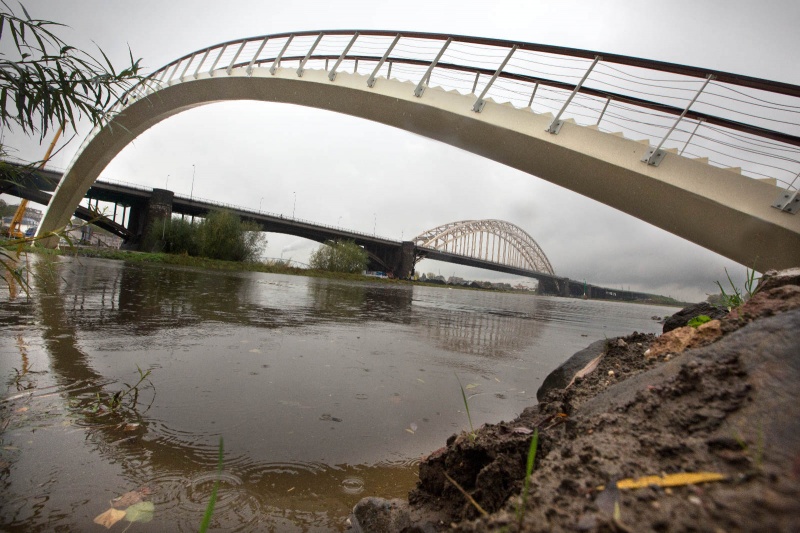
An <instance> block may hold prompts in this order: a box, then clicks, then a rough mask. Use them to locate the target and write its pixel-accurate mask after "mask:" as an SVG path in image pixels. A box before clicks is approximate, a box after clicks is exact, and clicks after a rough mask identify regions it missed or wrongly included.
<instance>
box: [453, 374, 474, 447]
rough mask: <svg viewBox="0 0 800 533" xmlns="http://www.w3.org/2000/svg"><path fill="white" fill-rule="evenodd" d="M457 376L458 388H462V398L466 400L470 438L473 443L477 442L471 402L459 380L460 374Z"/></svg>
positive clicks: (465, 406)
mask: <svg viewBox="0 0 800 533" xmlns="http://www.w3.org/2000/svg"><path fill="white" fill-rule="evenodd" d="M455 376H456V381H458V386H459V387H461V398H462V399H463V400H464V408H465V409H466V410H467V420H469V438H470V440H472V441H473V442H474V441H475V428H474V427H472V416H470V414H469V402H467V393H466V392H464V386H463V385H462V384H461V380H460V379H458V374H456V375H455Z"/></svg>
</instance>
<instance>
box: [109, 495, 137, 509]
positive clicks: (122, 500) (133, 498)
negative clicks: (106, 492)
mask: <svg viewBox="0 0 800 533" xmlns="http://www.w3.org/2000/svg"><path fill="white" fill-rule="evenodd" d="M140 501H142V495H141V494H140V493H139V492H137V491H135V490H132V491H130V492H126V493H125V494H123V495H122V496H118V497H116V498H114V499H113V500H111V507H113V508H114V509H126V508H128V507H130V506H131V505H134V504H136V503H139V502H140Z"/></svg>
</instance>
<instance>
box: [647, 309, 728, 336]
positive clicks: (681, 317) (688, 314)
mask: <svg viewBox="0 0 800 533" xmlns="http://www.w3.org/2000/svg"><path fill="white" fill-rule="evenodd" d="M727 314H728V310H727V309H723V308H721V307H717V306H716V305H711V304H710V303H708V302H700V303H699V304H694V305H690V306H688V307H684V308H683V309H681V310H680V311H678V312H677V313H675V314H674V315H672V316H671V317H669V318H667V319H666V320H665V321H664V329H662V330H661V331H662V333H667V332H669V331H672V330H673V329H678V328H682V327H684V326H687V325H688V324H689V321H690V320H691V319H693V318H696V317H698V316H700V315H706V316H707V317H710V318H711V319H712V320H713V319H715V318H723V317H725V316H726V315H727Z"/></svg>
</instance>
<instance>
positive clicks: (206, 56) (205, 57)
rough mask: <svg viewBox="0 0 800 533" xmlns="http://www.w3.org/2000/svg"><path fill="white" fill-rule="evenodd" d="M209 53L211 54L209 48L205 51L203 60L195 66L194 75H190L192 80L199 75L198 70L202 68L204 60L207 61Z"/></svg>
mask: <svg viewBox="0 0 800 533" xmlns="http://www.w3.org/2000/svg"><path fill="white" fill-rule="evenodd" d="M210 53H211V48H209V49H208V50H206V53H205V54H203V59H201V60H200V62H199V63H198V64H197V68H196V69H195V70H194V74H193V75H192V76H193V77H194V79H197V76H198V75H200V69H201V68H203V63H205V62H206V59H208V54H210Z"/></svg>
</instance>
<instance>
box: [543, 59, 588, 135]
mask: <svg viewBox="0 0 800 533" xmlns="http://www.w3.org/2000/svg"><path fill="white" fill-rule="evenodd" d="M601 59H602V58H601V57H600V56H595V58H594V61H592V64H591V66H590V67H589V70H587V71H586V74H584V75H583V78H581V81H579V82H578V85H576V86H575V89H573V90H572V94H570V95H569V98H567V101H566V102H564V105H563V106H562V107H561V111H559V112H558V115H556V117H555V118H554V119H553V122H551V123H550V126H548V127H547V130H545V131H547V133H552V134H554V135H557V134H558V132H559V131H561V126H562V125H563V124H564V122H563V121H562V120H560V119H561V114H562V113H564V111H565V110H566V109H567V106H568V105H569V104H570V102H572V99H573V98H575V95H576V94H578V91H580V90H581V87H582V86H583V83H584V82H585V81H586V78H588V77H589V74H591V73H592V69H594V67H595V65H597V62H598V61H600V60H601Z"/></svg>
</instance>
